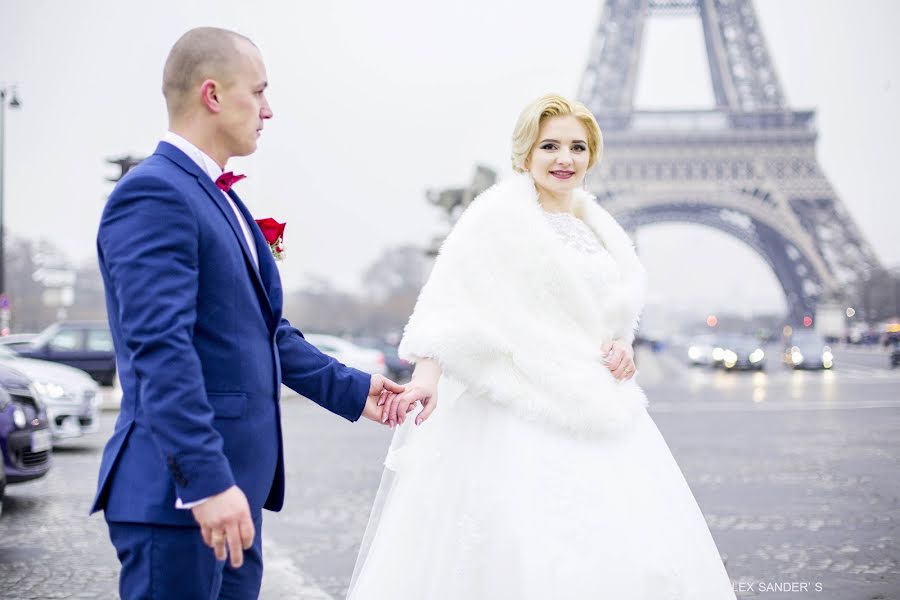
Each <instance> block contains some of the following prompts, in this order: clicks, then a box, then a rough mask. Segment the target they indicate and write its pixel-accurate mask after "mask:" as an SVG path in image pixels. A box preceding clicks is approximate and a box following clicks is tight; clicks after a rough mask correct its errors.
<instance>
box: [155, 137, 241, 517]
mask: <svg viewBox="0 0 900 600" xmlns="http://www.w3.org/2000/svg"><path fill="white" fill-rule="evenodd" d="M163 141H164V142H168V143H169V144H172V145H173V146H175V147H176V148H178V149H179V150H181V151H182V152H184V153H185V154H187V155H188V157H189V158H190V159H191V160H192V161H194V162H195V163H197V166H198V167H200V169H201V170H202V171H203V172H204V173H206V174H207V175H208V176H209V178H210V179H212V181H213V183H215V181H216V179H218V178H219V175H221V174H222V172H223V170H222V168H221V167H220V166H219V165H218V164H217V163H216V161H214V160H213V159H211V158H210V157H209V156H208V155H207V154H206V153H204V152H203V151H202V150H200V148H198V147H197V146H195V145H193V144H192V143H190V142H189V141H187V140H186V139H184V138H183V137H181V136H180V135H178V134H177V133H172V132H171V131H167V132H166V135H165V136H164V137H163ZM222 195H223V196H225V199H226V200H228V205H229V206H231V210H233V211H234V216H235V218H237V221H238V223H240V224H241V230H242V231H243V232H244V239H245V240H247V246H248V247H249V248H250V254H252V255H253V264H255V265H256V269H257V270H259V255H258V254H257V252H256V243H255V242H254V241H253V234H252V233H251V231H250V225H248V224H247V220H246V219H244V215H242V214H241V211H240V210H239V209H238V207H237V204H235V203H234V200H232V199H231V196H229V195H228V194H226V193H225V192H222ZM223 491H224V490H223ZM207 500H209V497H207V498H201V499H200V500H196V501H194V502H182V501H181V498H176V499H175V508H177V509H181V510H189V509H191V508H194V507H195V506H199V505H200V504H203V503H204V502H206V501H207Z"/></svg>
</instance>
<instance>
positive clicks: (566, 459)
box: [348, 95, 734, 600]
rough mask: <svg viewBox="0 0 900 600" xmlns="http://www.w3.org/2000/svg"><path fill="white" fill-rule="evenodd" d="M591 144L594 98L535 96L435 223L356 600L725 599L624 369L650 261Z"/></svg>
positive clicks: (710, 547) (720, 577)
mask: <svg viewBox="0 0 900 600" xmlns="http://www.w3.org/2000/svg"><path fill="white" fill-rule="evenodd" d="M602 151H603V139H602V136H601V133H600V129H599V127H598V125H597V122H596V121H595V119H594V117H593V115H592V114H591V113H590V112H589V111H588V110H587V108H585V107H584V106H583V105H582V104H580V103H578V102H572V101H569V100H567V99H565V98H562V97H560V96H556V95H548V96H544V97H542V98H539V99H538V100H536V101H535V102H533V103H532V104H530V105H529V106H528V107H527V108H526V109H525V110H524V112H523V113H522V115H521V116H520V117H519V120H518V122H517V124H516V127H515V131H514V132H513V151H512V162H513V168H514V170H515V171H516V174H515V175H514V176H512V177H511V178H509V179H507V180H505V181H503V182H502V183H499V184H497V185H495V186H494V187H492V188H491V189H489V190H487V191H486V192H484V193H483V194H481V195H480V196H479V197H478V198H476V199H475V200H474V201H473V202H472V204H471V206H470V207H469V208H468V209H467V210H466V211H465V213H464V214H463V215H462V216H461V217H460V219H459V221H458V223H457V224H456V226H455V227H454V228H453V231H452V232H451V233H450V235H448V236H447V239H446V240H445V242H444V244H443V245H442V247H441V250H440V253H439V255H438V258H437V260H436V262H435V265H434V268H433V270H432V273H431V276H430V277H429V279H428V282H427V283H426V284H425V286H424V287H423V288H422V291H421V293H420V295H419V298H418V301H417V303H416V307H415V310H414V311H413V314H412V316H411V317H410V319H409V323H408V324H407V326H406V329H405V331H404V336H403V340H402V342H401V344H400V354H401V356H403V357H404V358H407V359H408V360H411V361H415V362H416V369H415V372H414V374H413V377H412V381H411V382H410V383H409V385H408V386H407V387H406V391H405V392H403V393H402V394H400V395H398V396H391V397H389V398H386V399H385V403H384V418H385V419H386V420H389V423H390V425H391V426H394V425H397V426H398V428H397V430H396V432H395V435H394V439H393V441H392V443H391V447H390V450H389V451H388V455H387V458H386V460H385V471H384V476H383V479H382V483H381V487H380V489H379V491H378V496H377V497H376V501H375V506H374V508H373V510H372V517H371V520H370V522H369V526H368V528H367V531H366V535H365V538H364V540H363V545H362V549H361V551H360V555H359V558H358V560H357V565H356V569H355V572H354V574H353V580H352V581H351V586H350V592H349V596H348V597H349V598H350V599H352V600H397V599H407V598H408V599H411V600H412V599H415V600H441V599H447V600H451V599H452V600H479V599H483V600H500V599H509V600H530V599H533V600H547V599H551V598H552V599H556V598H565V599H570V598H571V599H593V598H614V599H616V600H629V599H635V600H636V599H647V600H663V599H669V598H671V599H684V600H707V599H710V600H712V599H715V600H718V599H733V598H734V593H733V591H732V586H731V583H730V581H729V579H728V576H727V574H726V572H725V569H724V567H723V565H722V562H721V560H720V557H719V554H718V551H717V549H716V546H715V543H714V542H713V539H712V537H711V536H710V533H709V529H708V528H707V526H706V523H705V521H704V519H703V515H702V514H701V512H700V510H699V508H698V506H697V503H696V501H695V500H694V497H693V494H692V493H691V490H690V488H689V487H688V485H687V482H686V481H685V479H684V476H683V475H682V473H681V471H680V470H679V468H678V465H677V464H676V463H675V460H674V459H673V457H672V454H671V452H670V451H669V448H668V446H667V445H666V443H665V441H664V440H663V439H662V437H661V435H660V433H659V431H658V430H657V428H656V425H655V424H654V423H653V421H652V420H651V418H650V417H649V415H648V414H647V411H646V398H645V396H644V394H643V392H642V390H641V389H640V388H639V387H638V385H637V383H636V382H635V380H634V377H633V376H634V362H633V351H632V348H631V344H632V342H633V340H634V328H635V327H636V325H637V320H638V316H639V313H640V310H641V308H642V304H643V295H644V271H643V268H642V267H641V264H640V262H639V261H638V258H637V256H636V254H635V252H634V248H633V246H632V244H631V241H630V239H629V238H628V236H627V235H626V234H625V232H624V231H623V230H622V228H621V227H620V226H619V225H618V224H617V223H616V222H615V221H614V220H613V218H612V217H611V216H610V215H609V214H608V213H607V212H606V211H604V210H603V209H602V208H600V206H599V205H598V204H597V203H596V201H595V199H594V198H593V197H592V196H591V195H589V194H588V193H587V192H586V191H584V189H583V181H584V177H585V174H586V172H587V170H588V169H590V168H591V167H592V166H594V165H595V164H596V163H597V162H598V161H599V160H600V156H601V154H602ZM438 398H440V410H439V411H437V412H434V415H433V416H432V417H431V418H429V416H430V415H432V413H433V411H434V410H435V408H436V406H437V401H438ZM418 403H421V405H422V406H423V407H424V408H423V409H422V411H421V412H420V413H418V415H416V416H415V419H413V418H412V417H410V418H407V414H412V413H410V412H409V411H410V410H411V409H412V408H413V407H414V406H415V405H417V404H418ZM426 419H427V423H426Z"/></svg>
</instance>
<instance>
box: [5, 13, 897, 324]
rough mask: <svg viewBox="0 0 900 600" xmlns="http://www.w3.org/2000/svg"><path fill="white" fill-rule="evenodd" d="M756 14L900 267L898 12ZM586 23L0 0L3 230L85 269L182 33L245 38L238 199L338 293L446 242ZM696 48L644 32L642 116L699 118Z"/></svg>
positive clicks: (890, 260) (860, 216)
mask: <svg viewBox="0 0 900 600" xmlns="http://www.w3.org/2000/svg"><path fill="white" fill-rule="evenodd" d="M756 7H757V11H758V14H759V17H760V20H761V22H762V25H763V29H764V32H765V34H766V36H767V40H768V43H769V48H770V50H771V53H772V56H773V59H774V61H775V64H776V68H777V70H778V72H779V74H780V77H781V80H782V84H783V86H784V89H785V92H786V95H787V97H788V100H789V102H790V104H791V105H792V106H793V107H795V108H815V109H816V110H817V111H818V126H819V132H820V142H819V146H818V156H819V159H820V162H821V164H822V166H823V168H824V171H825V173H826V174H827V176H828V177H829V179H830V180H831V182H832V184H833V185H834V186H835V188H836V189H837V191H838V193H839V194H840V196H841V198H842V200H843V201H844V203H845V204H846V205H847V206H848V207H849V209H850V212H851V213H852V214H853V215H854V217H855V218H856V220H857V222H858V224H859V225H860V227H861V229H862V231H863V233H864V235H865V236H866V237H867V238H868V239H869V241H870V242H871V244H872V245H873V247H874V249H875V251H876V253H877V254H878V255H879V257H880V258H881V259H882V261H883V262H885V263H886V264H887V265H897V264H900V241H898V240H900V235H898V222H900V219H898V217H900V209H898V208H897V205H898V203H897V192H896V189H897V185H898V183H897V181H895V179H894V177H893V175H894V174H895V173H896V171H897V163H898V159H900V111H898V110H897V107H898V106H900V90H898V87H900V61H898V59H897V58H896V57H897V56H900V37H898V36H897V35H896V32H897V31H898V29H900V2H896V1H894V0H864V1H862V2H858V1H857V2H851V1H849V0H841V1H838V0H757V2H756ZM600 8H601V3H600V2H599V1H598V0H571V1H563V0H560V1H558V2H553V3H548V2H546V0H477V1H476V0H454V1H453V2H441V3H437V2H422V1H421V0H381V1H379V2H367V1H364V0H336V1H332V2H316V3H312V2H282V1H278V2H276V1H257V2H253V3H250V2H243V1H239V0H215V1H212V0H208V1H207V0H193V1H191V2H185V1H184V0H181V1H178V2H175V1H172V0H156V1H155V2H153V3H150V4H148V3H143V2H142V3H137V2H125V1H121V0H119V1H112V0H80V1H79V2H65V1H62V0H57V1H50V0H28V1H27V2H26V1H22V0H19V1H16V0H0V82H5V83H17V84H18V86H19V91H20V95H21V99H22V102H23V107H22V109H21V110H19V111H16V112H7V115H6V116H7V119H6V124H7V132H6V151H7V152H6V180H7V181H6V214H5V218H6V228H7V231H11V232H12V233H14V234H19V235H24V236H28V237H47V238H51V239H53V240H54V241H55V242H56V243H57V244H59V245H60V246H61V247H62V248H63V249H64V250H65V251H66V252H67V253H69V255H70V256H71V257H72V258H73V260H76V261H81V260H85V259H88V258H90V257H92V256H93V255H94V237H95V233H96V226H97V222H98V219H99V215H100V212H101V210H102V206H103V202H104V200H105V198H106V196H107V195H108V194H109V192H110V191H111V189H112V186H111V184H109V183H107V182H106V181H105V177H106V176H108V175H112V174H113V173H114V172H115V169H114V168H113V167H110V166H108V165H106V164H105V163H104V159H105V158H106V157H109V156H117V155H122V154H126V153H132V154H140V155H146V154H149V153H150V152H152V150H153V148H154V147H155V145H156V142H157V141H158V139H159V138H160V137H161V135H162V133H163V132H164V131H165V129H166V118H165V108H164V104H163V99H162V95H161V93H160V91H159V88H160V79H161V72H162V65H163V62H164V60H165V57H166V54H167V53H168V50H169V48H170V47H171V45H172V44H173V43H174V42H175V40H176V39H177V38H178V37H179V36H180V35H181V34H182V33H183V32H184V31H186V30H187V29H189V28H191V27H195V26H199V25H215V26H220V27H226V28H229V29H234V30H237V31H239V32H241V33H244V34H246V35H248V36H249V37H250V38H252V39H253V40H254V41H255V42H256V43H257V45H258V46H259V47H260V49H261V50H262V53H263V57H264V59H265V61H266V64H267V68H268V74H269V80H270V87H269V92H268V95H269V99H270V101H271V104H272V106H273V109H274V112H275V118H274V119H273V120H272V121H270V122H269V123H268V124H267V127H266V130H265V131H264V132H263V136H262V139H261V142H260V147H259V150H258V152H257V153H256V154H255V155H253V156H252V157H249V158H246V159H240V160H235V161H233V162H232V163H229V168H233V169H235V170H237V171H240V172H244V173H246V174H247V175H248V176H249V178H248V179H247V180H246V181H242V182H241V183H240V184H239V188H238V190H239V193H240V194H241V196H242V198H244V200H245V201H246V202H247V204H248V205H249V206H250V209H251V210H252V211H253V213H254V216H256V217H257V218H262V217H273V218H276V219H278V220H280V221H287V223H288V226H287V230H286V233H285V238H286V239H285V242H286V247H287V251H288V258H287V260H286V261H285V262H284V263H282V265H281V273H282V277H283V279H284V280H285V284H286V286H287V287H288V288H289V289H291V288H296V287H299V286H302V285H304V284H305V283H308V282H309V277H310V276H315V275H324V276H327V277H329V278H331V279H333V280H334V281H336V282H337V284H338V285H340V286H342V287H348V288H352V287H354V286H355V285H356V282H357V281H358V279H359V273H360V271H361V270H362V269H363V268H364V267H365V266H366V265H368V264H369V263H370V262H371V261H372V260H373V259H374V258H375V257H376V256H377V255H378V254H379V252H380V251H381V250H382V249H383V248H384V247H386V246H388V245H392V244H396V243H403V242H414V243H425V242H427V240H430V239H431V238H432V237H433V236H434V235H435V234H437V233H439V232H441V231H442V230H443V227H444V225H443V222H442V220H441V218H440V217H441V215H440V214H439V213H438V212H437V211H436V210H435V209H434V208H432V207H431V206H430V205H428V204H427V202H426V201H425V199H424V191H425V190H426V189H427V188H429V187H441V186H457V185H463V184H466V183H468V181H469V180H470V178H471V175H472V172H473V170H474V166H475V164H476V163H479V162H481V163H484V164H487V165H489V166H492V167H494V168H497V169H498V170H500V172H501V174H506V173H508V172H509V167H508V158H507V157H508V155H509V135H510V132H511V129H512V126H513V123H514V121H515V119H516V117H517V115H518V112H519V110H520V109H521V108H522V107H523V106H524V105H525V104H526V103H527V102H528V101H529V100H531V99H532V98H534V97H535V96H537V95H540V94H542V93H544V92H546V91H559V92H562V93H564V94H567V95H573V94H575V93H576V92H577V89H578V83H579V80H580V76H581V72H582V70H583V68H584V65H585V62H586V60H587V53H588V49H589V47H590V42H591V36H592V35H593V30H594V28H595V25H596V21H597V18H598V16H599V12H600ZM700 32H701V29H700V27H699V22H698V21H697V20H696V19H685V18H681V19H674V20H661V19H657V20H654V21H652V22H651V24H650V26H649V29H648V31H647V38H646V42H645V56H644V58H645V61H644V65H643V68H642V71H641V75H640V79H639V86H638V104H639V106H641V107H645V108H652V107H662V106H682V107H705V106H709V105H711V103H712V93H711V90H710V86H709V76H708V74H707V73H706V65H705V58H704V56H705V55H704V54H703V52H704V51H703V44H702V39H701V38H700ZM686 240H687V242H686ZM639 245H640V250H641V255H642V257H643V259H644V261H645V263H646V265H647V267H648V270H649V273H650V277H651V286H652V288H651V289H652V290H653V298H654V299H655V300H656V301H657V302H666V303H670V304H671V305H673V306H676V307H687V306H697V307H698V310H704V311H705V310H721V309H722V308H735V309H738V310H741V311H745V312H748V311H751V310H772V309H778V308H779V307H782V306H783V299H782V294H781V292H780V290H779V288H778V287H777V282H776V281H775V278H774V276H773V275H772V274H771V272H770V270H769V269H768V267H767V266H766V265H765V263H763V261H762V260H761V259H760V258H759V257H757V256H756V255H755V254H754V253H753V252H752V251H751V250H749V249H748V248H746V247H745V246H743V245H742V244H740V243H739V242H737V241H735V240H733V239H732V238H729V237H728V236H726V235H724V234H721V233H718V232H716V231H712V230H706V229H701V228H699V227H692V226H685V225H676V224H672V225H658V226H654V227H651V228H648V229H647V230H646V231H644V232H643V233H641V234H640V236H639ZM710 256H712V258H710ZM685 277H689V278H690V285H685V280H684V279H685ZM736 298H737V300H736Z"/></svg>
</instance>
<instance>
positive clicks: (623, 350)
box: [600, 340, 636, 382]
mask: <svg viewBox="0 0 900 600" xmlns="http://www.w3.org/2000/svg"><path fill="white" fill-rule="evenodd" d="M600 350H601V351H602V352H603V356H604V361H605V362H606V366H607V367H608V368H609V370H610V371H611V372H612V374H613V377H615V378H616V381H619V382H622V381H628V380H629V379H631V378H632V377H634V374H635V371H636V369H635V366H634V349H633V348H632V347H631V344H626V343H625V342H623V341H622V340H613V341H611V342H605V343H604V344H603V346H601V347H600Z"/></svg>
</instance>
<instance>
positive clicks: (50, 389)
mask: <svg viewBox="0 0 900 600" xmlns="http://www.w3.org/2000/svg"><path fill="white" fill-rule="evenodd" d="M34 389H35V390H37V393H38V394H40V395H41V396H43V397H44V398H47V399H48V400H58V399H60V398H62V397H63V396H65V395H66V389H65V388H64V387H63V386H61V385H59V384H58V383H50V382H44V381H35V382H34Z"/></svg>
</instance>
